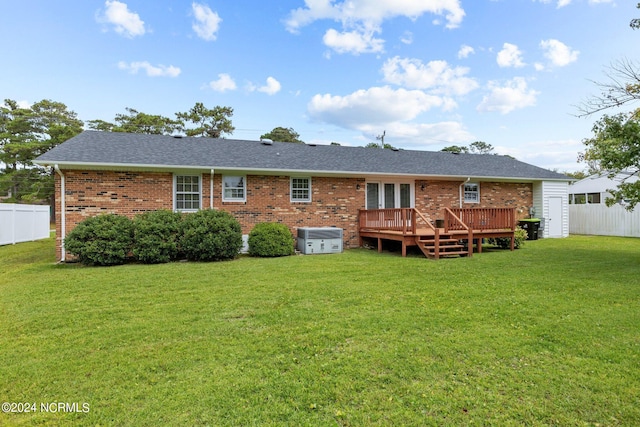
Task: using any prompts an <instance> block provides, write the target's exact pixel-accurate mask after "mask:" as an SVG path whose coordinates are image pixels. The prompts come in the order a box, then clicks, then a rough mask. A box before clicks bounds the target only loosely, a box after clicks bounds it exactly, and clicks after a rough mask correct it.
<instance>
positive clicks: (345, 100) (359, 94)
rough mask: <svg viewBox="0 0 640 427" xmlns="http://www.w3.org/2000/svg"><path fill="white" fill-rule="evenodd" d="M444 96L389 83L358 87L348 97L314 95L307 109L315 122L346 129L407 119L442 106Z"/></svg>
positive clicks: (443, 104)
mask: <svg viewBox="0 0 640 427" xmlns="http://www.w3.org/2000/svg"><path fill="white" fill-rule="evenodd" d="M445 104H446V102H445V100H444V99H443V98H440V97H438V96H434V95H428V94H426V93H424V92H423V91H420V90H406V89H392V88H390V87H388V86H383V87H373V88H370V89H367V90H364V89H362V90H358V91H356V92H353V93H352V94H350V95H347V96H337V95H330V94H324V95H320V94H318V95H315V96H314V97H313V98H312V99H311V101H310V102H309V104H308V106H307V108H308V111H309V115H310V116H311V117H312V118H313V119H315V120H318V121H321V122H326V123H331V124H334V125H337V126H341V127H345V128H348V129H359V130H362V129H363V127H365V126H367V125H368V124H371V123H373V124H376V126H382V125H384V124H387V123H393V122H398V121H409V120H412V119H414V118H415V117H417V116H418V115H419V114H421V113H423V112H425V111H428V110H429V109H431V108H433V107H442V106H445Z"/></svg>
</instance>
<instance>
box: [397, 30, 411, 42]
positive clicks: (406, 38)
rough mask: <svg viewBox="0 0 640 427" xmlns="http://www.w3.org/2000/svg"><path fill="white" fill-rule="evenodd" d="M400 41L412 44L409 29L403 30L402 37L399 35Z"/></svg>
mask: <svg viewBox="0 0 640 427" xmlns="http://www.w3.org/2000/svg"><path fill="white" fill-rule="evenodd" d="M400 41H401V42H402V43H404V44H412V43H413V33H412V32H411V31H405V32H404V34H403V35H402V37H400Z"/></svg>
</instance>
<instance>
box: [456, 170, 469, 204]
mask: <svg viewBox="0 0 640 427" xmlns="http://www.w3.org/2000/svg"><path fill="white" fill-rule="evenodd" d="M469 181H471V177H469V178H467V180H466V181H464V182H463V183H462V184H460V187H459V188H458V190H459V193H460V209H462V200H463V199H462V187H464V185H465V184H466V183H467V182H469Z"/></svg>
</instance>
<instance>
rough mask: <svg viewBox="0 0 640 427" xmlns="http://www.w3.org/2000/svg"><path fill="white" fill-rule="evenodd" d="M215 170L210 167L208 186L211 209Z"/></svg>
mask: <svg viewBox="0 0 640 427" xmlns="http://www.w3.org/2000/svg"><path fill="white" fill-rule="evenodd" d="M214 172H215V170H214V169H213V168H211V176H210V184H211V185H210V186H209V207H210V208H211V209H213V174H214Z"/></svg>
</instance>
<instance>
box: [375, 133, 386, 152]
mask: <svg viewBox="0 0 640 427" xmlns="http://www.w3.org/2000/svg"><path fill="white" fill-rule="evenodd" d="M386 134H387V131H386V130H383V131H382V135H378V136H376V139H377V140H378V141H380V148H384V136H385V135H386Z"/></svg>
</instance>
